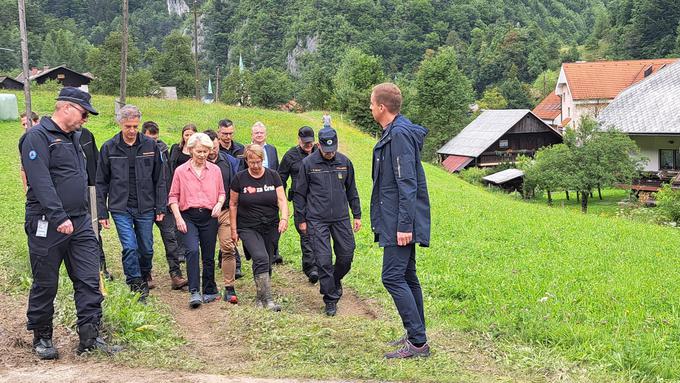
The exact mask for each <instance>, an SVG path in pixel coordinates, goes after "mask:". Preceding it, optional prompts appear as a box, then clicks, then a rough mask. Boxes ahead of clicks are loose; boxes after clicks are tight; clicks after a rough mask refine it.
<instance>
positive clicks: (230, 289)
mask: <svg viewBox="0 0 680 383" xmlns="http://www.w3.org/2000/svg"><path fill="white" fill-rule="evenodd" d="M222 299H223V300H224V301H225V302H229V303H231V304H232V305H235V304H237V303H238V296H237V295H236V290H235V289H234V286H225V287H224V296H223V297H222Z"/></svg>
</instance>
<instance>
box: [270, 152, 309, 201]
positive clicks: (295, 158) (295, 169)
mask: <svg viewBox="0 0 680 383" xmlns="http://www.w3.org/2000/svg"><path fill="white" fill-rule="evenodd" d="M314 151H316V146H312V153H314ZM307 156H308V154H307V152H305V151H304V150H302V148H301V147H300V145H295V146H293V147H292V148H290V149H288V151H287V152H286V154H284V155H283V158H281V163H280V164H279V175H280V176H281V182H283V189H284V190H285V189H286V188H287V185H286V183H287V181H288V177H290V189H288V201H292V200H293V195H294V194H295V177H297V175H298V173H299V172H300V166H301V165H302V160H304V159H305V158H306V157H307Z"/></svg>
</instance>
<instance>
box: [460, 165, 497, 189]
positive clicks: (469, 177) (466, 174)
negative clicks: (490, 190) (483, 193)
mask: <svg viewBox="0 0 680 383" xmlns="http://www.w3.org/2000/svg"><path fill="white" fill-rule="evenodd" d="M488 174H489V169H482V168H477V167H471V168H467V169H465V170H461V171H460V173H458V177H460V178H462V179H463V181H465V182H468V183H471V184H473V185H482V178H483V177H486V176H487V175H488Z"/></svg>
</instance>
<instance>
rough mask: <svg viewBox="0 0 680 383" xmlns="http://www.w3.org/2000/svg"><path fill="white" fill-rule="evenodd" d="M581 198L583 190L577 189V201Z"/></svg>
mask: <svg viewBox="0 0 680 383" xmlns="http://www.w3.org/2000/svg"><path fill="white" fill-rule="evenodd" d="M580 200H581V192H579V191H578V190H577V191H576V202H578V201H580Z"/></svg>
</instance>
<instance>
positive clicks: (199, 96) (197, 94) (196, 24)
mask: <svg viewBox="0 0 680 383" xmlns="http://www.w3.org/2000/svg"><path fill="white" fill-rule="evenodd" d="M194 70H195V73H194V88H195V90H196V100H200V99H201V89H200V87H199V81H198V15H197V11H196V0H194Z"/></svg>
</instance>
